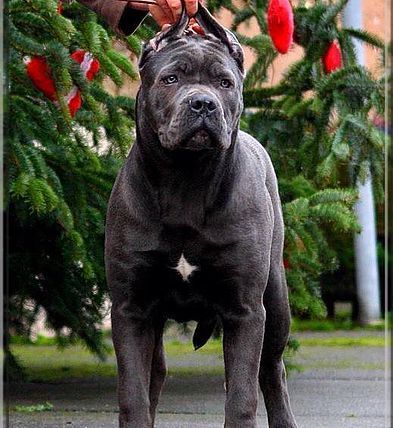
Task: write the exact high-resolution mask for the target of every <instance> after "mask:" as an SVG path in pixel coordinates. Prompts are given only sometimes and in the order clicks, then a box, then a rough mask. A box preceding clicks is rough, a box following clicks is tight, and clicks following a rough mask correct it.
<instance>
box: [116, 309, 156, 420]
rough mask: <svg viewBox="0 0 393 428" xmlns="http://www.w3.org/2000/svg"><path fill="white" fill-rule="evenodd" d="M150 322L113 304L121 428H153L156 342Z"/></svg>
mask: <svg viewBox="0 0 393 428" xmlns="http://www.w3.org/2000/svg"><path fill="white" fill-rule="evenodd" d="M154 337H155V331H154V325H153V323H152V322H151V321H150V320H143V319H135V318H132V317H131V316H130V315H129V313H128V312H127V311H126V310H124V305H122V304H116V303H115V302H114V303H113V306H112V338H113V344H114V347H115V351H116V358H117V367H118V399H119V409H120V414H119V426H120V428H151V426H152V419H151V414H150V399H149V389H150V376H151V366H152V358H153V351H154V343H155V338H154Z"/></svg>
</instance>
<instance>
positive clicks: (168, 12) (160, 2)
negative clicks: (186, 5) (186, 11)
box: [156, 0, 176, 24]
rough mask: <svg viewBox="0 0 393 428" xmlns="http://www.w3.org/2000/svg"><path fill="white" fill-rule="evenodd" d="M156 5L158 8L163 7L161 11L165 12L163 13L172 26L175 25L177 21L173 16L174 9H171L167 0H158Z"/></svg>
mask: <svg viewBox="0 0 393 428" xmlns="http://www.w3.org/2000/svg"><path fill="white" fill-rule="evenodd" d="M156 3H157V5H158V6H160V7H161V9H162V10H163V12H164V13H165V15H166V16H167V17H168V19H169V20H170V22H171V23H172V24H174V23H175V22H176V21H175V17H174V15H173V12H172V9H171V8H170V6H169V4H168V2H167V0H156Z"/></svg>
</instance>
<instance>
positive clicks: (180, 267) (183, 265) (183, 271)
mask: <svg viewBox="0 0 393 428" xmlns="http://www.w3.org/2000/svg"><path fill="white" fill-rule="evenodd" d="M174 269H176V270H177V271H178V272H179V273H180V275H181V276H182V278H183V281H188V278H189V276H190V275H191V274H192V273H193V272H194V270H198V267H197V266H192V265H190V263H188V261H187V260H186V258H185V257H184V254H182V255H181V256H180V259H179V261H178V263H177V266H176V267H175V268H174Z"/></svg>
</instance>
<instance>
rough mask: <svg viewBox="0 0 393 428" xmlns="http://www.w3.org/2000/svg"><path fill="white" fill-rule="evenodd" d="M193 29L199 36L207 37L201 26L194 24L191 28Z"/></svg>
mask: <svg viewBox="0 0 393 428" xmlns="http://www.w3.org/2000/svg"><path fill="white" fill-rule="evenodd" d="M191 28H192V29H193V30H194V31H195V32H196V33H198V34H200V35H201V36H204V35H205V32H204V31H203V29H202V27H201V26H200V25H199V24H194V25H192V26H191Z"/></svg>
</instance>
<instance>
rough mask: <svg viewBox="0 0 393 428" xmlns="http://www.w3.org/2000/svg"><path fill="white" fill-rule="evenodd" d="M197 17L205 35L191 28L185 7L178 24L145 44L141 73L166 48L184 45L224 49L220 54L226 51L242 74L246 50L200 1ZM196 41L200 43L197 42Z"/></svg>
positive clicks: (186, 47) (141, 59)
mask: <svg viewBox="0 0 393 428" xmlns="http://www.w3.org/2000/svg"><path fill="white" fill-rule="evenodd" d="M195 19H196V21H197V22H198V24H199V25H200V26H201V27H202V30H203V32H204V35H197V34H195V33H193V32H192V31H190V30H189V29H188V24H189V18H188V16H187V14H186V13H185V10H183V13H182V16H181V18H180V20H179V22H178V23H177V24H176V25H174V26H173V27H171V28H169V29H167V30H166V31H163V32H161V33H159V34H158V35H157V36H156V37H154V38H153V39H152V40H150V41H149V42H147V43H146V44H145V45H144V48H143V51H142V55H141V58H140V60H139V70H140V71H141V72H142V70H143V68H144V67H145V66H146V64H147V63H148V62H149V60H150V59H151V58H155V57H156V58H157V59H158V57H160V56H161V55H156V54H159V53H161V52H164V51H165V52H169V51H170V50H171V49H172V48H173V49H176V48H177V47H178V46H179V45H181V44H183V45H184V48H185V49H187V51H188V50H189V49H191V50H192V49H193V48H195V46H197V45H199V46H203V47H204V49H205V50H210V51H211V52H214V51H215V52H218V53H220V52H221V55H222V54H224V55H225V54H226V55H227V56H230V57H231V58H232V59H233V60H234V61H235V62H236V64H237V66H238V69H239V70H240V72H241V74H243V73H244V67H243V62H244V55H243V49H242V47H241V46H240V43H239V42H238V40H237V39H236V37H235V36H234V34H232V33H231V32H230V31H228V30H227V29H225V28H224V27H222V26H221V25H220V24H219V23H218V22H217V21H216V20H215V19H214V18H213V16H212V15H210V13H209V12H208V11H207V9H205V8H204V7H203V6H202V5H201V4H199V9H198V13H197V15H196V16H195ZM198 39H199V40H198ZM197 41H199V43H196V42H197Z"/></svg>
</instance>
